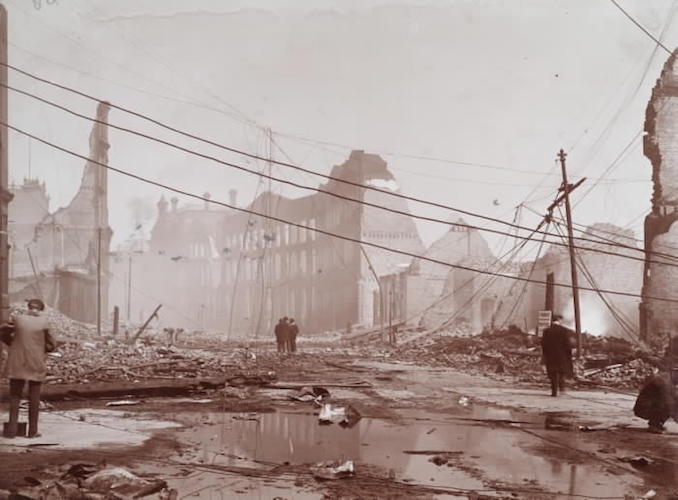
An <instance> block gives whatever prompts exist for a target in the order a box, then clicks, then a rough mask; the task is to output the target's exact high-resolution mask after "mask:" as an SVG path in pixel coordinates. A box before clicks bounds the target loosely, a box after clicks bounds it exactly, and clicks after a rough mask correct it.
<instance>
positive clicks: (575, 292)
mask: <svg viewBox="0 0 678 500" xmlns="http://www.w3.org/2000/svg"><path fill="white" fill-rule="evenodd" d="M566 156H567V155H566V154H565V151H563V150H562V149H561V150H560V152H559V153H558V159H559V160H560V167H561V170H562V174H563V195H564V198H565V217H566V219H567V240H568V245H569V248H570V273H571V275H572V300H573V302H574V328H575V334H576V336H577V358H580V357H581V354H582V353H581V317H580V314H581V313H580V311H579V283H578V282H577V261H576V259H575V254H574V236H573V234H572V208H571V207H570V191H571V187H570V185H569V184H568V183H567V168H566V167H565V157H566Z"/></svg>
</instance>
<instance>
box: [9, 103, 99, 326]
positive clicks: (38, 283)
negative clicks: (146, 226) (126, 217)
mask: <svg viewBox="0 0 678 500" xmlns="http://www.w3.org/2000/svg"><path fill="white" fill-rule="evenodd" d="M109 109H110V108H109V106H108V104H106V103H103V102H102V103H99V105H98V107H97V114H96V117H97V123H95V124H94V126H93V128H92V131H91V134H90V137H89V148H90V152H89V159H90V160H89V161H88V162H87V163H86V165H85V168H84V171H83V174H82V180H81V183H80V188H79V189H78V191H77V193H76V194H75V196H74V197H73V199H72V200H71V202H70V203H69V204H68V205H67V206H65V207H62V208H59V209H58V210H57V211H55V212H53V213H50V212H49V210H48V203H49V198H48V196H47V193H46V189H45V186H44V184H41V183H39V181H37V180H35V179H26V180H24V182H23V184H21V185H19V186H14V187H13V192H14V196H15V197H14V202H13V203H11V204H10V207H9V213H10V223H9V235H10V244H11V252H10V276H11V279H10V298H11V300H12V301H18V300H21V299H24V298H27V297H35V296H39V297H42V299H43V300H44V301H45V303H47V304H49V305H50V306H52V307H54V308H56V309H58V310H59V311H61V312H62V313H64V314H66V315H68V316H70V317H72V318H74V319H77V320H80V321H85V322H89V323H94V322H96V319H97V302H98V300H97V296H98V294H99V293H100V297H101V315H102V317H104V318H105V317H106V311H107V310H108V300H107V297H108V283H107V277H108V252H109V247H110V241H111V237H112V231H111V228H110V227H109V224H108V202H107V193H108V187H107V186H108V173H107V170H106V168H105V167H103V166H101V165H102V164H103V165H107V164H108V150H109V147H110V145H109V142H108V127H107V125H106V123H107V120H108V112H109Z"/></svg>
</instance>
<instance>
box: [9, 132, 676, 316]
mask: <svg viewBox="0 0 678 500" xmlns="http://www.w3.org/2000/svg"><path fill="white" fill-rule="evenodd" d="M0 125H1V126H5V127H7V128H8V129H10V130H13V131H15V132H17V133H19V134H21V135H24V136H27V137H31V138H33V140H36V141H38V142H40V143H42V144H45V145H46V146H49V147H52V148H54V149H57V150H59V151H61V152H63V153H66V154H68V155H71V156H73V157H75V158H79V159H81V160H85V161H87V162H89V163H91V164H93V165H98V166H100V167H102V168H105V169H107V170H110V171H112V172H116V173H118V174H121V175H124V176H126V177H130V178H132V179H135V180H138V181H140V182H144V183H146V184H149V185H152V186H156V187H159V188H162V189H166V190H168V191H172V192H175V193H177V194H181V195H183V196H186V197H189V198H194V199H197V200H201V201H203V202H205V203H212V204H215V205H219V206H223V207H226V208H230V209H232V210H235V211H238V212H243V213H248V214H252V215H255V216H258V217H261V218H264V219H270V220H274V221H276V222H280V223H282V224H288V225H290V226H294V227H298V228H300V229H304V230H308V231H313V232H317V233H320V234H324V235H325V236H330V237H333V238H338V239H342V240H345V241H351V242H353V243H358V244H361V245H367V246H371V247H374V248H378V249H380V250H385V251H387V252H390V253H397V254H400V255H405V256H407V257H414V258H418V259H421V260H425V261H429V262H433V263H434V264H441V265H444V266H447V267H451V268H456V269H462V270H465V271H470V272H475V273H478V274H487V275H492V276H497V277H500V278H508V279H512V280H519V281H527V282H530V283H536V284H540V285H544V284H546V282H545V281H541V280H535V279H527V278H522V277H519V276H511V275H507V274H501V273H493V272H488V271H483V270H481V269H476V268H473V267H468V266H462V265H459V264H451V263H449V262H445V261H442V260H439V259H433V258H431V257H426V256H424V255H418V254H416V253H413V252H407V251H404V250H398V249H395V248H392V247H389V246H386V245H380V244H378V243H373V242H370V241H361V240H359V239H357V238H353V237H350V236H344V235H341V234H337V233H333V232H331V231H326V230H324V229H319V228H317V227H310V226H306V225H304V224H300V223H298V222H294V221H290V220H287V219H284V218H281V217H277V216H272V215H266V214H262V213H260V212H257V211H255V210H251V209H249V208H243V207H238V206H234V205H231V204H229V203H226V202H223V201H216V200H213V199H211V198H205V197H204V196H200V195H197V194H195V193H191V192H189V191H185V190H183V189H179V188H176V187H173V186H170V185H167V184H163V183H161V182H158V181H154V180H152V179H149V178H147V177H143V176H141V175H138V174H134V173H132V172H128V171H126V170H123V169H120V168H117V167H113V166H111V165H108V164H106V163H102V162H99V161H96V160H93V159H91V158H88V157H87V156H85V155H82V154H80V153H77V152H75V151H72V150H70V149H68V148H65V147H63V146H59V145H58V144H55V143H52V142H50V141H48V140H46V139H43V138H41V137H38V136H36V135H33V134H31V133H30V132H26V131H24V130H22V129H20V128H18V127H15V126H14V125H10V124H8V123H4V122H0ZM556 286H559V287H562V288H572V285H566V284H561V283H556ZM578 288H579V289H580V290H589V291H596V290H595V289H592V288H587V287H581V286H580V287H578ZM601 291H603V292H605V293H609V294H612V295H621V296H626V297H641V296H640V295H638V294H634V293H629V292H621V291H616V290H601ZM645 298H648V299H652V300H658V301H663V302H671V303H678V299H676V298H668V297H648V296H645Z"/></svg>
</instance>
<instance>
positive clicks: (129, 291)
mask: <svg viewBox="0 0 678 500" xmlns="http://www.w3.org/2000/svg"><path fill="white" fill-rule="evenodd" d="M128 259H129V260H128V261H127V328H129V325H130V324H132V251H131V250H130V254H129V257H128Z"/></svg>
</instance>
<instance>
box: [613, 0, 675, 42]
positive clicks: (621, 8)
mask: <svg viewBox="0 0 678 500" xmlns="http://www.w3.org/2000/svg"><path fill="white" fill-rule="evenodd" d="M610 2H612V3H613V4H614V5H615V6H616V7H617V8H618V9H619V10H620V11H621V12H622V13H623V14H624V15H625V16H626V17H628V18H629V19H630V20H631V22H632V23H633V24H635V25H636V26H638V28H640V29H641V30H642V32H643V33H645V34H646V35H647V36H649V37H650V38H651V39H652V40H653V41H654V43H656V44H657V45H658V46H660V47H661V48H662V49H664V50H665V51H666V53H667V54H669V55H671V54H672V52H671V51H670V50H669V49H667V48H666V45H664V44H663V43H662V42H661V40H658V39H657V38H655V36H654V35H653V34H652V33H650V32H649V31H647V30H646V29H645V27H644V26H643V25H642V24H640V23H639V22H638V21H636V20H635V19H634V18H633V17H632V16H631V14H629V13H628V12H626V10H624V7H622V6H621V5H619V4H618V3H617V2H616V1H615V0H610Z"/></svg>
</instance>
